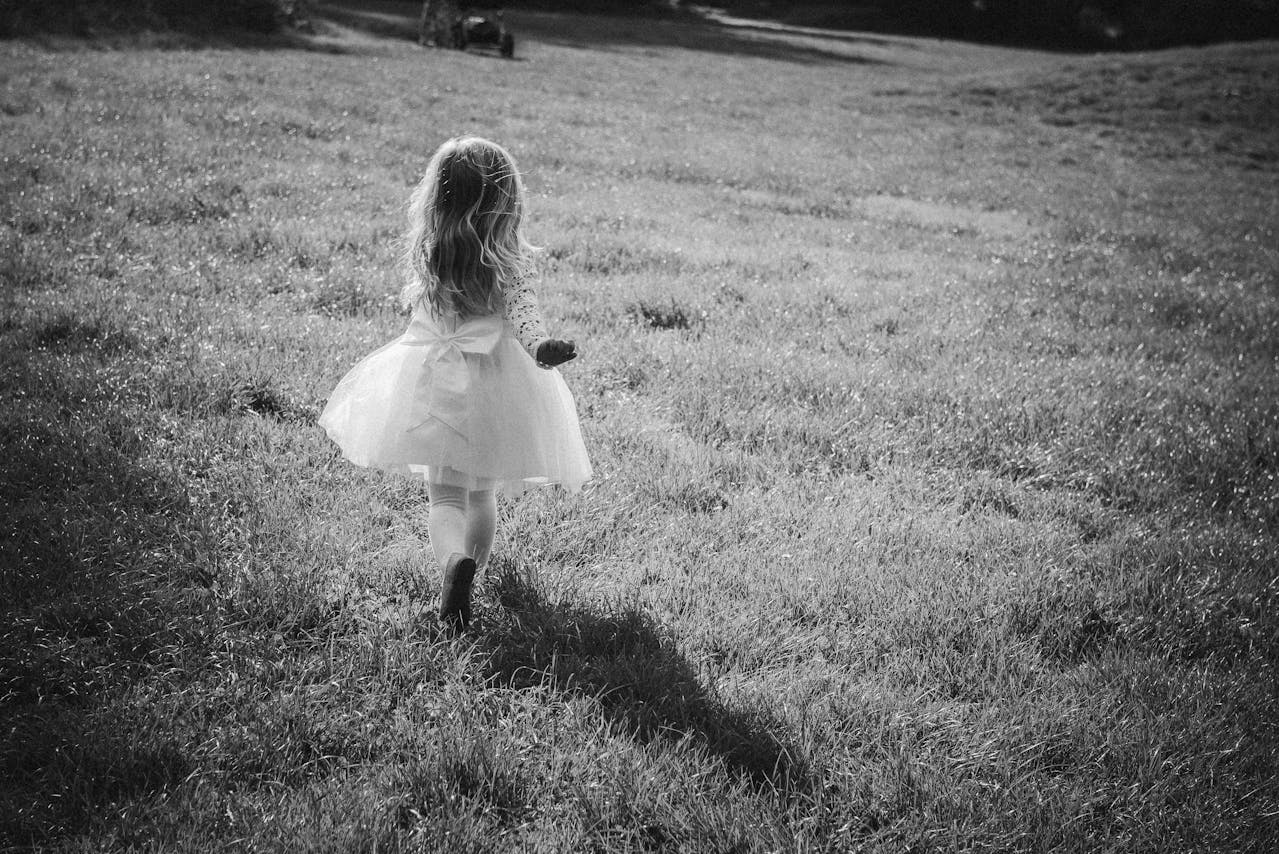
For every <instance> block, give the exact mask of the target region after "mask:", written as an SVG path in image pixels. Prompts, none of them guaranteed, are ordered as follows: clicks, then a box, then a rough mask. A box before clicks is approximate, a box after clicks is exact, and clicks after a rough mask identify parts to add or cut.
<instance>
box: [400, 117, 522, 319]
mask: <svg viewBox="0 0 1279 854" xmlns="http://www.w3.org/2000/svg"><path fill="white" fill-rule="evenodd" d="M523 219H524V183H523V182H522V181H521V180H520V173H519V170H518V169H516V166H515V159H514V158H513V157H511V155H510V153H509V152H507V151H506V149H504V148H502V146H500V145H498V144H496V143H493V142H489V141H488V140H487V139H481V138H479V137H475V136H464V137H457V138H455V139H450V140H449V141H448V142H446V143H444V144H443V145H441V146H440V148H439V150H438V151H436V152H435V155H434V156H433V157H432V158H431V162H430V163H429V164H428V165H427V167H426V174H425V175H423V176H422V180H421V181H420V182H419V183H418V185H417V188H416V189H415V190H414V191H413V196H412V198H411V199H410V201H409V230H408V234H407V247H406V252H405V259H404V260H405V268H406V273H407V278H408V284H407V285H405V288H404V292H403V297H404V302H405V304H406V305H407V306H409V307H413V306H415V305H417V304H418V303H419V302H421V303H423V304H425V305H426V306H427V307H428V308H430V310H431V313H432V314H434V315H435V316H437V317H438V316H440V315H442V314H450V313H456V314H459V315H462V316H464V317H465V316H477V315H484V314H492V313H493V312H495V311H499V310H501V308H502V283H503V282H505V281H510V280H512V279H514V278H517V277H520V276H523V275H527V274H528V273H529V272H530V267H531V260H532V256H533V253H534V252H535V251H536V250H535V247H533V246H532V245H531V244H529V242H528V241H527V240H525V239H524V233H523V228H522V226H523Z"/></svg>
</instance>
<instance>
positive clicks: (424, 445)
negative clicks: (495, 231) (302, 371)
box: [320, 280, 591, 494]
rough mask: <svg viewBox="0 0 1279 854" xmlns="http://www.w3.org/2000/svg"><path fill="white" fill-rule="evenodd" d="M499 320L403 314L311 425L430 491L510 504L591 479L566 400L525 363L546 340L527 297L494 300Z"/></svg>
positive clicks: (348, 450) (553, 381)
mask: <svg viewBox="0 0 1279 854" xmlns="http://www.w3.org/2000/svg"><path fill="white" fill-rule="evenodd" d="M503 295H504V298H505V303H506V310H505V312H503V313H502V314H491V315H486V316H481V317H471V318H458V317H455V316H445V317H439V318H436V317H433V316H432V315H431V312H430V310H429V309H428V308H426V307H425V306H418V307H417V308H416V309H414V311H413V317H412V319H411V320H410V322H409V327H408V329H407V330H406V331H405V333H404V334H403V335H401V336H400V337H399V338H396V339H395V340H394V341H392V342H391V343H389V344H387V345H385V346H384V347H381V348H380V349H378V350H376V351H374V352H373V353H372V354H370V355H369V356H367V357H365V358H364V359H363V360H361V361H360V362H359V363H358V364H357V365H356V366H355V367H354V368H352V369H351V370H350V372H349V373H347V375H346V376H345V377H343V378H342V380H341V381H340V382H339V383H338V385H337V388H335V389H334V390H333V394H332V395H330V397H329V402H328V405H326V406H325V407H324V412H323V413H321V415H320V426H322V427H323V428H324V430H325V431H326V432H327V433H328V434H329V437H330V438H331V439H332V440H333V441H334V442H336V443H337V444H338V446H339V447H340V448H341V449H342V453H343V455H344V456H345V457H346V458H347V459H348V460H350V461H351V462H353V463H355V464H356V465H360V466H367V467H370V468H379V469H384V470H387V471H392V472H396V473H398V474H403V475H408V476H410V477H422V478H425V479H426V480H428V481H430V482H432V483H448V484H451V485H454V486H463V487H466V488H468V489H493V488H499V489H502V490H503V491H505V492H508V493H516V494H518V493H520V492H523V491H524V490H525V489H527V488H529V487H530V486H535V485H539V484H552V483H557V484H560V485H562V486H564V487H566V488H568V489H569V490H573V491H576V490H578V489H579V488H580V487H581V485H582V484H583V483H585V482H586V481H587V480H589V479H590V477H591V464H590V461H589V460H588V459H587V456H586V447H585V445H584V444H583V442H582V431H581V428H580V426H579V425H578V421H577V410H576V407H575V406H574V404H573V396H572V395H571V394H570V393H569V390H568V386H566V385H565V384H564V379H563V378H562V377H561V376H560V374H559V371H557V370H555V369H554V368H551V369H546V368H542V367H539V366H538V365H537V363H536V362H535V361H534V359H533V356H532V354H533V353H536V352H537V347H538V345H540V344H541V343H542V342H543V341H545V340H546V339H547V336H546V332H545V327H544V326H543V324H542V320H541V315H540V313H539V312H538V306H537V297H536V294H535V293H534V292H533V289H532V288H531V287H530V286H528V285H527V284H525V283H524V282H522V281H518V280H517V281H516V282H514V283H512V284H511V285H510V286H507V287H505V288H504V289H503Z"/></svg>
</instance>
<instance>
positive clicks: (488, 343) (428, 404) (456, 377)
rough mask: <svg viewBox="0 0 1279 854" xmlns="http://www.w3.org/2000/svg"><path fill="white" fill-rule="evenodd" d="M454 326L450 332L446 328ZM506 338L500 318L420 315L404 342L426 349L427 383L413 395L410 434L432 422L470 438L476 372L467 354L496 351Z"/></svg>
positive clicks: (423, 355)
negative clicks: (467, 358) (472, 391)
mask: <svg viewBox="0 0 1279 854" xmlns="http://www.w3.org/2000/svg"><path fill="white" fill-rule="evenodd" d="M448 326H453V329H452V330H451V331H450V330H449V329H448V328H447V327H448ZM501 337H502V318H501V317H500V316H498V315H489V316H486V317H476V318H470V319H468V320H463V321H458V320H454V319H448V318H443V319H439V320H431V319H430V318H428V317H423V316H420V315H415V316H414V318H413V322H412V323H411V324H410V325H409V328H408V331H407V332H405V333H404V337H403V338H402V339H401V341H400V343H402V344H405V345H407V346H409V347H422V348H424V351H425V352H424V353H423V354H422V367H423V372H422V379H421V381H420V383H419V385H418V388H417V389H416V390H415V393H414V395H413V409H412V413H411V416H410V420H409V424H410V427H409V429H410V430H416V429H417V428H419V427H421V426H422V425H423V424H425V423H426V422H428V421H430V420H431V419H435V420H437V421H440V422H441V423H443V424H445V425H446V426H447V427H448V428H449V429H451V430H454V431H455V432H457V433H459V434H461V435H462V436H466V435H467V431H466V421H467V417H468V416H469V415H470V411H471V401H470V387H471V373H470V371H468V370H467V367H466V355H465V354H466V353H481V354H482V353H491V352H493V348H494V347H496V346H497V342H498V340H500V339H501Z"/></svg>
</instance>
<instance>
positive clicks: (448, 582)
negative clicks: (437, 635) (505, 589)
mask: <svg viewBox="0 0 1279 854" xmlns="http://www.w3.org/2000/svg"><path fill="white" fill-rule="evenodd" d="M474 579H475V560H474V559H472V558H471V557H470V556H469V555H464V554H457V553H454V554H451V555H449V559H448V561H447V562H446V563H445V564H444V586H443V587H442V588H441V589H440V622H442V623H446V624H448V625H449V626H451V627H452V628H454V629H464V628H466V626H467V625H468V624H469V623H470V622H471V582H472V581H473V580H474Z"/></svg>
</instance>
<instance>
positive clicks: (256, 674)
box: [0, 4, 1279, 852]
mask: <svg viewBox="0 0 1279 854" xmlns="http://www.w3.org/2000/svg"><path fill="white" fill-rule="evenodd" d="M374 5H375V4H363V8H365V9H366V10H367V9H369V8H372V7H374ZM406 8H407V7H405V6H404V5H402V4H399V5H397V4H383V6H382V7H381V11H380V14H382V15H383V16H384V17H383V18H381V19H379V21H380V23H379V24H378V27H376V28H375V29H374V31H371V32H370V31H365V32H361V31H357V30H354V29H345V28H343V27H340V26H338V25H336V24H331V25H329V26H328V27H327V28H326V29H325V30H324V32H323V33H322V34H321V37H320V41H321V42H322V45H321V46H322V47H323V48H324V49H323V50H317V51H305V50H276V51H269V50H261V49H240V50H234V49H222V48H218V49H205V50H187V51H162V50H153V49H144V48H135V49H129V50H112V51H101V50H93V49H68V47H67V46H66V45H61V46H59V47H57V48H51V47H49V46H47V45H46V46H41V45H36V44H32V43H25V42H7V43H4V44H0V52H2V53H3V64H2V65H0V68H2V69H3V70H2V71H0V127H2V128H3V134H2V135H0V182H2V186H3V190H2V191H0V203H2V204H3V215H2V216H0V223H2V225H0V243H2V246H3V252H2V253H0V281H2V282H3V296H2V299H3V317H2V319H0V366H2V367H3V371H2V372H0V401H2V405H0V436H2V437H3V447H4V454H3V457H2V458H0V470H2V475H0V502H2V504H3V518H4V519H5V520H6V521H5V530H4V537H3V539H2V540H0V559H2V560H3V567H2V569H3V575H2V576H0V602H2V603H3V604H2V605H0V635H2V642H0V716H2V717H3V726H2V727H0V733H3V745H2V746H0V767H3V769H4V771H3V775H2V776H0V846H8V847H16V848H22V847H32V848H35V849H39V850H62V851H92V850H116V849H134V848H136V849H142V850H148V849H151V850H153V849H163V850H174V849H180V850H227V849H238V850H254V851H261V850H333V851H352V850H360V851H374V850H448V851H511V850H527V851H699V852H700V851H715V852H727V851H739V852H747V851H853V850H865V851H903V850H915V851H924V850H938V851H978V850H1001V851H1002V850H1025V851H1045V850H1053V851H1097V850H1111V851H1156V850H1221V851H1226V850H1254V851H1266V850H1270V848H1271V846H1272V845H1273V844H1274V843H1275V841H1276V840H1279V791H1277V790H1276V788H1275V785H1274V780H1275V779H1276V772H1277V771H1279V761H1277V756H1276V745H1277V744H1279V741H1277V739H1276V732H1275V729H1276V721H1279V703H1277V702H1276V700H1277V697H1276V677H1275V672H1274V663H1275V661H1276V658H1277V656H1279V623H1277V621H1276V619H1275V616H1274V615H1275V611H1276V606H1279V579H1277V578H1276V573H1275V564H1274V554H1275V552H1276V548H1277V547H1279V542H1277V540H1279V536H1277V531H1279V482H1277V481H1276V473H1277V471H1279V381H1277V380H1276V373H1275V371H1276V361H1277V359H1279V349H1277V347H1276V342H1277V341H1279V337H1277V334H1279V280H1277V277H1276V271H1277V270H1279V249H1277V248H1276V247H1279V242H1277V241H1276V235H1275V223H1276V222H1279V192H1277V191H1279V94H1277V93H1279V47H1276V45H1274V44H1273V43H1257V44H1252V45H1246V46H1243V45H1224V46H1217V47H1213V48H1206V49H1193V50H1177V51H1170V52H1166V53H1150V54H1130V55H1124V56H1096V57H1094V56H1084V55H1078V56H1068V55H1046V54H1037V53H1034V52H1029V51H1015V50H1010V49H999V48H992V47H977V46H966V45H961V44H957V43H948V42H937V41H915V40H910V39H892V38H883V37H874V38H867V39H861V38H857V37H851V36H848V35H844V36H841V37H839V38H832V39H822V38H819V37H817V36H814V35H812V34H804V35H786V34H785V33H772V34H764V33H759V32H730V31H721V30H716V29H714V28H709V27H705V28H697V27H692V26H691V25H677V24H673V23H670V22H663V21H655V20H649V21H634V22H629V21H626V20H625V19H621V20H619V19H592V18H589V17H573V16H563V15H551V14H533V13H527V14H524V15H521V16H515V15H512V18H514V22H515V25H516V26H517V33H519V37H520V43H519V49H518V54H519V57H520V60H519V61H515V62H506V61H502V60H499V59H497V58H494V57H490V56H485V55H480V54H463V53H458V52H452V51H424V50H420V49H418V48H416V47H414V46H413V45H411V44H410V43H409V42H408V41H407V40H405V39H403V38H399V37H397V36H399V35H401V34H403V33H406V32H407V33H411V32H412V21H411V18H409V17H407V15H408V14H410V12H411V10H410V12H405V11H404V10H405V9H406ZM353 9H354V11H353ZM397 10H398V14H399V17H398V18H397ZM358 12H359V9H355V7H354V6H352V7H347V8H346V9H345V12H344V16H343V17H342V18H341V20H342V21H343V22H344V23H345V24H347V25H350V24H352V23H359V20H358V19H359V14H358ZM462 132H475V133H480V134H484V135H487V136H491V137H493V138H496V139H498V140H501V141H503V142H505V143H506V144H508V145H509V147H510V148H511V149H512V150H513V151H514V152H515V154H516V156H517V157H518V158H519V159H520V161H521V164H522V166H523V167H524V169H525V171H526V173H527V183H528V185H529V188H530V190H531V193H532V198H531V208H532V211H531V224H530V230H531V237H532V238H533V239H534V241H535V242H537V243H539V244H540V245H542V246H543V247H545V250H546V251H545V253H544V255H543V260H542V267H543V279H542V285H541V292H542V301H543V305H544V307H545V309H546V312H547V314H548V317H549V320H550V321H551V323H552V326H553V327H554V328H555V329H556V330H558V331H559V332H560V333H561V334H562V335H563V336H564V337H569V338H574V339H576V340H577V341H578V342H579V346H580V349H581V351H582V356H581V358H579V359H578V360H577V361H575V362H573V363H572V364H570V365H569V366H567V367H566V368H565V370H564V373H565V376H566V378H567V380H568V382H569V384H570V386H571V388H572V389H573V391H574V394H575V396H576V399H577V403H578V406H579V409H580V412H581V416H582V423H583V428H584V432H585V435H586V439H587V444H588V447H589V450H590V452H591V454H592V458H593V461H594V463H595V466H596V470H597V477H596V480H595V481H594V483H593V484H592V485H591V486H590V487H589V488H588V489H587V490H586V491H585V492H584V493H583V494H580V495H576V496H570V495H566V494H562V493H559V492H555V491H549V490H548V491H542V492H537V493H534V494H532V495H529V496H527V497H524V498H522V499H520V500H512V501H506V500H504V501H503V502H502V504H501V505H500V517H501V518H500V527H499V533H498V541H497V544H496V548H495V558H494V560H493V562H492V564H491V565H490V567H489V568H488V570H487V573H486V574H485V575H484V577H483V578H482V579H481V580H480V583H479V586H478V590H477V595H478V602H477V611H478V615H479V626H478V628H477V630H475V631H473V632H471V633H468V634H467V635H465V636H463V637H462V638H459V639H454V638H449V637H447V636H445V635H444V634H442V633H441V632H439V631H438V630H437V628H436V625H435V623H434V620H433V619H432V613H433V609H434V607H435V596H436V591H437V586H438V578H437V576H436V572H435V570H434V569H433V568H432V567H431V566H430V560H429V554H430V551H429V545H428V541H427V534H426V499H425V491H424V489H423V488H422V486H421V485H420V484H414V483H410V482H407V481H402V480H395V479H392V478H390V477H385V476H381V475H379V474H377V473H370V472H366V471H363V470H359V469H356V468H354V467H353V466H351V465H349V464H347V463H345V462H344V461H343V460H341V458H340V457H339V455H338V453H337V452H336V450H335V449H334V447H333V446H332V445H331V444H330V443H329V442H328V440H327V439H326V438H325V437H324V436H323V434H322V432H321V431H320V430H319V429H318V428H317V427H316V426H315V423H314V421H315V416H316V415H317V414H318V411H319V409H320V407H321V406H322V405H323V401H324V399H325V396H326V395H327V393H328V392H329V391H330V390H331V388H332V386H333V384H334V382H335V381H336V380H337V379H338V377H339V376H341V374H342V373H343V372H344V371H345V370H346V369H347V368H348V367H349V366H350V365H351V364H353V363H354V361H355V360H356V359H358V358H359V357H360V356H362V355H363V354H365V353H366V352H368V351H369V350H371V349H372V348H373V347H375V346H377V345H378V344H380V343H381V342H383V341H385V340H387V339H389V338H390V337H393V336H394V335H396V334H398V332H399V331H400V329H401V327H402V326H403V324H404V322H405V321H404V317H403V316H402V315H401V314H400V313H399V311H398V309H397V305H396V293H397V291H398V288H399V284H400V282H399V279H398V273H397V271H396V255H397V252H398V249H399V246H398V243H397V240H398V236H399V234H400V232H401V230H402V226H403V210H404V205H405V202H406V199H407V195H408V191H409V188H410V187H411V186H412V185H413V184H414V183H415V182H416V180H417V178H418V175H419V172H420V170H421V169H422V168H423V166H424V165H425V163H426V160H427V159H428V157H429V155H430V153H431V151H432V150H433V149H434V147H435V146H436V145H437V144H438V143H439V142H441V141H442V140H443V139H445V138H447V137H448V136H451V135H455V134H458V133H462Z"/></svg>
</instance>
